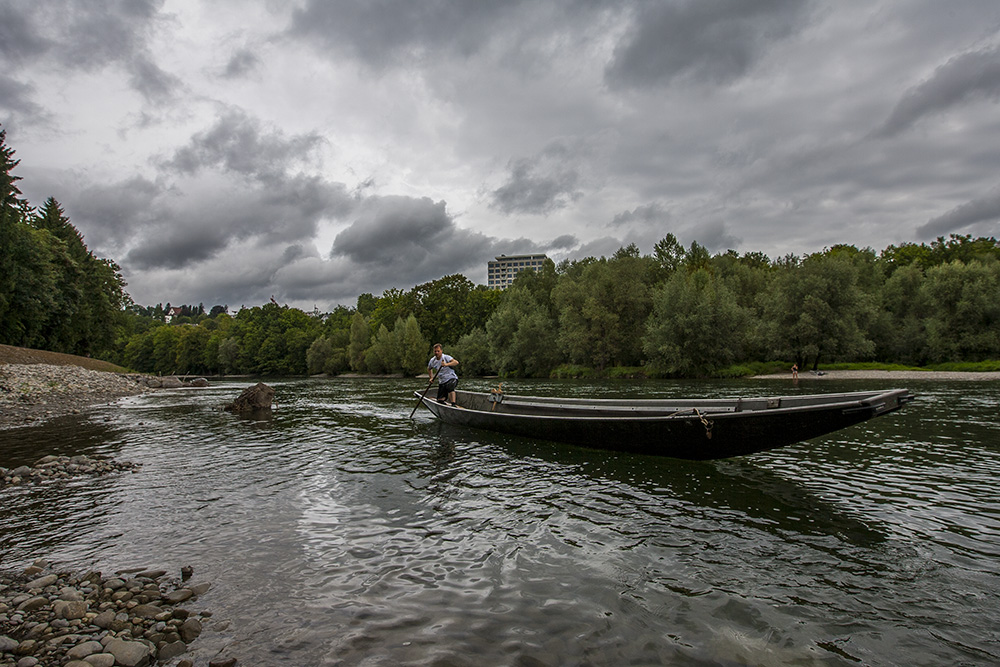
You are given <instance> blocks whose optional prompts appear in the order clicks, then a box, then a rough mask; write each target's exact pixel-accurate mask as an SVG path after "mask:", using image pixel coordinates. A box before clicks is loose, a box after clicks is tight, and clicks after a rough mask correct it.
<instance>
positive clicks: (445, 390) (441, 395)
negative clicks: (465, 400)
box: [438, 379, 458, 401]
mask: <svg viewBox="0 0 1000 667" xmlns="http://www.w3.org/2000/svg"><path fill="white" fill-rule="evenodd" d="M457 386H458V380H457V379H456V380H448V381H447V382H442V383H440V384H438V400H439V401H443V400H446V399H447V398H448V394H449V393H451V392H453V391H455V387H457Z"/></svg>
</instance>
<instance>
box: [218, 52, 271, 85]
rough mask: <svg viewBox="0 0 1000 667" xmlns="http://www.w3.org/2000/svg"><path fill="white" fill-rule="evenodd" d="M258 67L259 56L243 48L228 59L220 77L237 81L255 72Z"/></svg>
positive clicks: (259, 62) (259, 63)
mask: <svg viewBox="0 0 1000 667" xmlns="http://www.w3.org/2000/svg"><path fill="white" fill-rule="evenodd" d="M260 65H261V59H260V56H258V55H257V54H256V53H255V52H254V51H253V50H251V49H249V48H247V47H243V48H240V49H237V50H236V51H235V52H234V53H233V55H232V56H231V57H230V58H229V62H227V63H226V67H225V69H224V70H223V72H222V76H223V78H226V79H239V78H242V77H244V76H247V75H248V74H250V73H252V72H254V71H256V70H257V69H258V68H259V67H260Z"/></svg>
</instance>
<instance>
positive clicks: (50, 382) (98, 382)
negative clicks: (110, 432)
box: [0, 364, 150, 429]
mask: <svg viewBox="0 0 1000 667" xmlns="http://www.w3.org/2000/svg"><path fill="white" fill-rule="evenodd" d="M147 381H148V378H147V377H146V376H144V375H138V374H132V373H110V372H106V371H93V370H88V369H86V368H80V367H78V366H54V365H50V364H0V429H4V428H12V427H16V426H25V425H30V424H35V423H38V422H41V421H45V420H47V419H51V418H53V417H59V416H63V415H68V414H78V413H80V412H82V411H84V410H86V409H87V408H89V407H91V406H93V405H98V404H102V403H110V402H112V401H114V400H116V399H118V398H121V397H123V396H131V395H134V394H141V393H143V392H146V391H150V388H149V387H148V386H147V384H146V383H147Z"/></svg>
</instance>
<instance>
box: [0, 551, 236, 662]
mask: <svg viewBox="0 0 1000 667" xmlns="http://www.w3.org/2000/svg"><path fill="white" fill-rule="evenodd" d="M50 568H51V566H50V564H49V563H48V562H47V561H44V560H38V561H36V562H35V563H34V564H33V565H32V566H31V567H29V568H27V569H26V570H25V571H24V572H23V573H12V572H4V571H0V667H36V666H40V667H49V666H53V667H55V666H59V667H114V666H115V665H118V666H120V667H140V666H142V665H150V664H154V663H155V662H157V660H159V661H160V662H167V661H169V660H173V659H175V658H177V657H178V656H180V655H183V654H184V653H185V652H187V650H188V645H189V644H191V642H193V641H195V639H196V638H197V637H198V635H200V634H201V632H202V622H201V620H200V619H207V618H208V617H209V616H210V615H211V614H210V613H209V612H207V611H203V612H199V613H198V614H193V613H192V612H191V611H190V610H189V609H185V608H183V607H178V606H174V605H175V604H176V602H175V600H178V599H180V598H183V600H186V601H194V600H196V599H197V597H198V595H200V594H201V593H202V592H204V591H206V590H208V586H207V585H206V584H197V585H195V586H184V587H182V586H181V581H182V579H181V578H180V577H173V576H170V575H168V574H167V573H166V571H164V570H150V569H146V568H141V569H136V570H133V571H132V573H133V574H134V573H138V574H135V576H129V574H128V573H127V572H118V573H116V574H114V575H111V576H107V577H105V576H103V575H102V574H101V573H100V572H88V573H86V574H83V575H79V574H74V573H69V572H58V571H53V570H51V569H50ZM139 575H142V576H139ZM184 576H186V577H190V576H191V569H190V568H189V567H187V566H185V568H184ZM119 589H121V590H128V591H134V592H136V593H137V594H140V595H141V596H142V597H144V598H145V599H146V601H145V602H144V603H142V604H137V603H135V601H134V600H129V601H122V600H120V599H118V600H115V599H113V598H114V597H115V596H116V595H117V593H116V592H115V591H116V590H119ZM179 590H182V591H184V592H183V594H181V595H177V591H179ZM195 591H198V592H195ZM219 661H220V664H221V663H226V664H231V665H235V664H236V660H235V659H233V658H226V657H220V658H219ZM185 662H186V663H187V664H189V665H190V664H191V661H184V660H182V661H181V663H180V664H183V663H185ZM213 662H214V661H213Z"/></svg>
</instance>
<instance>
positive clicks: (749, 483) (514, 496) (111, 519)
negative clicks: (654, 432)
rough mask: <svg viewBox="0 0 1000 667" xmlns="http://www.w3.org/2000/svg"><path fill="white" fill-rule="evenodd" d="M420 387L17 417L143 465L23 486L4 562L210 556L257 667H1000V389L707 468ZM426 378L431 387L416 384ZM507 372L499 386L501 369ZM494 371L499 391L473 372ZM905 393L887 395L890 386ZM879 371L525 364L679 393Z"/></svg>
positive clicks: (211, 599)
mask: <svg viewBox="0 0 1000 667" xmlns="http://www.w3.org/2000/svg"><path fill="white" fill-rule="evenodd" d="M415 382H417V381H413V382H408V381H403V380H381V381H375V380H332V381H320V380H301V381H281V382H275V383H272V385H273V386H275V388H276V390H277V396H276V408H275V409H274V411H273V413H272V414H271V415H270V417H269V418H268V419H264V420H256V419H240V418H237V417H235V416H233V415H230V414H228V413H224V412H222V411H220V410H219V409H218V406H219V405H222V404H223V403H225V402H227V400H230V399H231V398H232V397H233V396H235V395H237V394H238V393H239V391H240V390H241V389H242V388H243V385H240V384H237V383H228V384H218V385H214V386H213V387H211V388H209V389H206V390H202V391H175V392H159V393H156V394H152V395H149V396H143V397H135V398H131V399H127V400H125V401H123V402H122V403H120V404H118V405H117V406H114V407H105V408H101V409H99V410H97V411H96V412H94V413H92V414H90V415H87V416H83V417H74V418H68V419H64V420H58V421H56V422H53V423H51V424H50V425H48V426H45V427H39V428H33V429H21V430H16V431H4V432H0V465H4V466H8V467H10V466H13V465H20V464H21V463H30V462H31V461H33V460H35V459H37V458H38V457H39V456H41V455H42V454H45V453H53V454H70V455H71V454H79V453H85V454H88V455H91V456H112V457H115V458H119V459H124V460H129V461H136V462H141V463H142V464H143V466H142V468H141V469H140V470H139V471H137V472H135V473H127V474H122V475H114V476H109V477H104V478H96V479H79V480H73V481H72V482H70V483H59V484H47V485H44V486H41V487H12V488H7V489H3V490H2V491H0V525H2V527H3V529H2V531H0V556H2V565H3V566H5V567H15V566H17V567H20V566H23V565H25V564H27V563H28V562H30V561H31V560H33V559H34V558H35V557H38V556H48V557H50V558H53V559H55V560H57V561H59V562H61V563H63V564H66V565H68V566H73V567H78V568H81V569H84V568H88V567H96V568H98V569H102V570H106V571H110V570H113V569H116V568H120V567H131V566H139V565H149V566H157V567H164V568H168V569H173V570H177V569H179V568H180V567H181V566H183V565H192V566H193V567H194V568H195V572H196V577H198V578H199V579H205V580H209V581H212V582H213V588H212V589H211V590H210V591H209V593H208V594H206V595H205V596H204V597H203V598H202V599H201V600H199V602H198V604H200V605H203V607H204V608H209V609H211V610H213V611H214V612H215V617H214V618H216V619H219V620H226V621H229V625H228V627H227V628H225V629H222V628H215V629H212V628H211V627H210V629H209V631H207V632H206V633H205V634H204V635H203V636H202V638H200V639H199V640H198V642H196V644H195V645H194V646H195V651H194V652H195V657H199V651H200V652H202V654H203V655H202V657H208V656H211V655H212V652H213V651H215V650H217V649H218V648H219V647H220V646H227V647H228V648H227V652H228V653H231V654H233V655H235V656H237V657H239V658H240V661H241V663H242V664H254V665H272V664H273V665H281V664H292V663H294V664H310V665H323V664H365V665H396V664H426V665H430V664H452V665H464V664H501V665H516V664H541V665H560V664H607V665H611V664H614V665H618V664H627V663H632V664H670V663H682V664H695V665H699V664H704V665H716V664H790V665H791V664H794V665H809V664H824V665H840V664H843V665H848V664H850V665H856V664H956V663H965V664H989V663H995V662H997V661H1000V646H998V637H997V635H996V633H994V632H992V631H991V630H990V628H995V627H1000V612H997V611H996V610H997V609H998V608H1000V605H998V604H997V603H998V599H997V598H998V593H1000V581H998V575H1000V572H998V569H1000V567H998V564H1000V558H998V557H1000V501H998V500H997V497H996V493H995V491H994V488H995V479H996V478H997V473H998V471H1000V451H998V450H1000V437H998V434H1000V426H998V424H997V414H998V410H997V406H998V398H1000V389H998V388H997V387H995V386H992V385H990V384H987V383H953V384H943V385H942V384H932V383H923V384H919V383H913V384H911V385H910V389H911V390H913V391H915V393H917V394H918V396H919V398H918V400H917V401H916V402H915V403H914V404H912V405H911V406H908V407H907V408H906V409H905V410H904V411H903V412H901V413H897V414H894V415H889V416H886V417H883V418H880V419H877V420H874V421H872V422H868V423H867V424H864V425H861V426H857V427H853V428H851V429H847V430H845V431H842V432H840V433H836V434H833V435H831V436H828V437H825V438H821V439H817V440H814V441H810V442H807V443H801V444H798V445H795V446H792V447H788V448H785V449H780V450H775V451H772V452H767V453H764V454H760V455H756V456H752V457H746V458H741V459H731V460H726V461H709V462H692V461H677V460H672V459H658V458H649V457H638V456H630V455H626V454H620V453H609V452H598V451H593V450H587V449H582V448H575V447H571V446H565V445H559V444H554V443H547V442H543V441H535V440H528V439H519V438H513V437H511V436H504V435H499V434H493V433H487V432H478V431H472V430H467V429H461V428H456V427H449V426H445V425H441V424H440V423H438V422H436V421H433V420H432V419H431V418H430V417H429V415H428V413H426V412H425V411H423V410H421V411H418V412H417V414H416V416H415V418H414V419H413V420H411V419H408V418H407V417H408V415H409V414H410V411H411V409H412V407H413V404H412V402H411V400H410V397H411V391H412V390H413V389H414V388H420V387H417V386H416V384H414V383H415ZM418 384H419V383H418ZM494 384H495V383H494ZM464 386H465V387H466V388H480V389H485V388H488V387H489V386H490V383H489V382H487V381H465V382H464ZM884 386H885V387H888V386H889V385H884ZM862 388H879V384H878V383H857V382H855V383H842V384H834V383H831V382H828V381H824V382H822V383H817V382H813V383H810V382H807V381H803V382H800V384H799V385H798V386H796V387H793V386H791V385H788V386H785V385H782V386H781V387H780V388H776V386H775V385H774V384H772V383H759V382H756V383H755V382H749V381H743V382H729V383H708V382H688V383H667V382H662V383H660V382H622V383H603V384H588V383H579V382H523V381H522V382H511V383H505V385H504V389H505V391H507V392H510V393H533V394H548V395H580V396H584V395H591V396H595V395H602V396H621V395H630V396H640V395H641V396H682V395H715V396H736V395H741V394H757V395H760V394H762V393H776V392H777V393H793V392H811V391H847V390H856V389H862Z"/></svg>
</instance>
